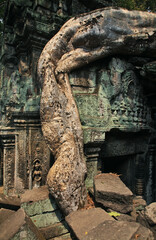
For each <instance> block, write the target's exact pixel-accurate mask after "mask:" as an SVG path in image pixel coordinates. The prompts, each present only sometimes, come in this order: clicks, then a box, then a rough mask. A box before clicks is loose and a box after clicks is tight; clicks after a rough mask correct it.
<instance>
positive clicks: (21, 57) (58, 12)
mask: <svg viewBox="0 0 156 240" xmlns="http://www.w3.org/2000/svg"><path fill="white" fill-rule="evenodd" d="M89 10H90V8H87V6H86V5H84V4H82V3H81V2H79V1H78V0H74V1H71V0H69V1H62V0H60V1H55V0H54V1H50V0H48V1H45V0H37V1H31V0H29V1H23V0H10V1H7V4H6V9H5V18H4V38H3V43H2V49H1V65H0V70H1V75H0V112H1V114H0V165H1V174H0V182H1V185H3V186H4V192H5V193H6V194H14V193H20V192H23V191H24V189H27V188H29V189H31V188H33V187H35V186H40V185H44V184H45V183H46V176H47V173H48V171H49V168H50V165H51V164H52V163H53V157H52V156H51V155H50V151H49V149H48V147H47V145H46V144H45V141H44V139H43V136H42V132H41V124H40V113H39V110H40V96H41V86H40V84H39V82H38V81H37V75H36V68H37V62H38V58H39V56H40V54H41V51H42V49H43V48H44V46H45V44H46V43H47V42H48V41H49V40H50V39H51V38H52V37H53V36H54V35H55V34H56V33H57V31H58V30H59V29H60V28H61V26H62V25H63V23H64V22H65V21H66V20H67V19H69V18H70V16H72V15H75V14H79V13H83V12H86V11H89Z"/></svg>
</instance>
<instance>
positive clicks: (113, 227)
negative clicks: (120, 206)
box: [79, 221, 154, 240]
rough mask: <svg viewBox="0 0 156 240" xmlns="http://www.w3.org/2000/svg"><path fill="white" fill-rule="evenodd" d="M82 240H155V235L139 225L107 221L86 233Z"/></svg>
mask: <svg viewBox="0 0 156 240" xmlns="http://www.w3.org/2000/svg"><path fill="white" fill-rule="evenodd" d="M79 239H80V240H95V239H98V240H108V239H109V240H119V239H120V240H135V239H138V240H143V239H144V240H154V237H153V233H152V232H151V231H150V230H149V229H148V228H145V227H143V226H141V225H140V224H139V223H135V222H126V221H121V222H118V221H105V222H103V223H101V224H99V225H98V226H97V227H95V228H94V229H92V230H91V231H89V232H87V233H86V236H84V237H83V238H79Z"/></svg>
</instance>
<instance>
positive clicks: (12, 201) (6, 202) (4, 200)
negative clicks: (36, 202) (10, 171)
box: [0, 193, 21, 210]
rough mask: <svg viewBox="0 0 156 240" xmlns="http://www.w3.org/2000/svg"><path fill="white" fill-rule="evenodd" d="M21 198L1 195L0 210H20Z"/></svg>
mask: <svg viewBox="0 0 156 240" xmlns="http://www.w3.org/2000/svg"><path fill="white" fill-rule="evenodd" d="M20 204H21V201H20V198H18V197H14V196H6V195H4V194H3V193H1V194H0V208H7V209H11V210H18V209H19V208H20Z"/></svg>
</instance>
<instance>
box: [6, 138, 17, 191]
mask: <svg viewBox="0 0 156 240" xmlns="http://www.w3.org/2000/svg"><path fill="white" fill-rule="evenodd" d="M3 148H4V150H3V175H4V176H3V186H4V193H5V194H7V195H8V194H9V195H11V194H13V193H14V183H15V182H14V181H15V135H5V136H3Z"/></svg>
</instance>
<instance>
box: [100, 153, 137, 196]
mask: <svg viewBox="0 0 156 240" xmlns="http://www.w3.org/2000/svg"><path fill="white" fill-rule="evenodd" d="M135 160H136V156H135V155H125V156H118V157H106V158H104V163H103V166H102V168H103V169H102V172H104V173H110V172H112V173H115V174H117V175H119V176H120V179H121V180H122V181H123V182H124V183H125V185H126V186H127V187H129V188H130V189H131V191H132V192H133V193H134V192H135V178H134V176H135ZM132 176H133V177H132Z"/></svg>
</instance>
